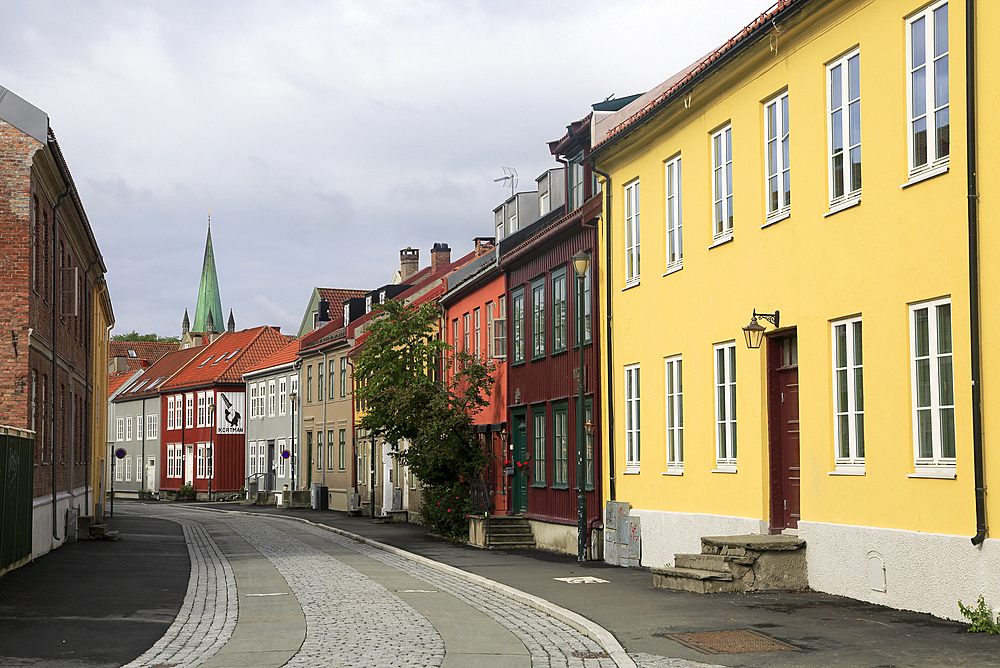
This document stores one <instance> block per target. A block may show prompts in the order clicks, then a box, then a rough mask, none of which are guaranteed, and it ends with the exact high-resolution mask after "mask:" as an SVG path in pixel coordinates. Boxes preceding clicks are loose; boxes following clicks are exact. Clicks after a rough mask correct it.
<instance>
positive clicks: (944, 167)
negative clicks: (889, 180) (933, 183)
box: [899, 160, 949, 188]
mask: <svg viewBox="0 0 1000 668" xmlns="http://www.w3.org/2000/svg"><path fill="white" fill-rule="evenodd" d="M948 167H949V165H948V160H945V161H944V162H943V163H941V164H938V165H935V166H933V167H930V168H929V169H924V170H922V171H920V172H916V173H914V174H910V180H909V181H907V182H906V183H904V184H903V185H901V186H899V187H900V188H909V187H910V186H912V185H916V184H918V183H920V182H921V181H926V180H927V179H933V178H934V177H935V176H940V175H941V174H946V173H947V172H948Z"/></svg>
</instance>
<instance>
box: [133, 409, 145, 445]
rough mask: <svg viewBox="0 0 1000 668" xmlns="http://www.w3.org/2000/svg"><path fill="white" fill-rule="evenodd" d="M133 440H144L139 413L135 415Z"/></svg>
mask: <svg viewBox="0 0 1000 668" xmlns="http://www.w3.org/2000/svg"><path fill="white" fill-rule="evenodd" d="M135 440H137V441H144V440H146V439H145V437H144V436H143V434H142V416H141V415H136V416H135Z"/></svg>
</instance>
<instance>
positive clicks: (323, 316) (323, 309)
mask: <svg viewBox="0 0 1000 668" xmlns="http://www.w3.org/2000/svg"><path fill="white" fill-rule="evenodd" d="M319 322H320V326H322V325H323V324H324V323H327V322H330V302H328V301H327V300H325V299H320V300H319Z"/></svg>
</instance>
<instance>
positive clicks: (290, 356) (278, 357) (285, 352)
mask: <svg viewBox="0 0 1000 668" xmlns="http://www.w3.org/2000/svg"><path fill="white" fill-rule="evenodd" d="M301 343H302V340H301V339H296V340H295V341H292V342H291V343H289V344H288V345H287V346H285V347H284V348H280V349H279V350H278V351H277V352H276V353H273V354H271V355H268V356H267V357H265V358H264V359H262V360H261V361H259V362H257V363H256V364H254V365H253V366H251V367H249V368H248V369H247V370H246V371H244V372H243V373H244V374H248V373H253V372H254V371H261V370H263V369H270V368H271V367H276V366H282V365H285V364H290V363H292V362H294V361H295V360H296V359H298V353H299V346H300V345H301Z"/></svg>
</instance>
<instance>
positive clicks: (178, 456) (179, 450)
mask: <svg viewBox="0 0 1000 668" xmlns="http://www.w3.org/2000/svg"><path fill="white" fill-rule="evenodd" d="M184 450H185V448H184V444H183V443H178V444H176V445H175V446H174V477H175V478H180V479H181V480H183V479H184Z"/></svg>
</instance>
